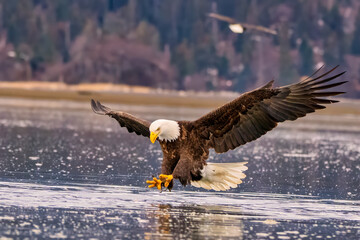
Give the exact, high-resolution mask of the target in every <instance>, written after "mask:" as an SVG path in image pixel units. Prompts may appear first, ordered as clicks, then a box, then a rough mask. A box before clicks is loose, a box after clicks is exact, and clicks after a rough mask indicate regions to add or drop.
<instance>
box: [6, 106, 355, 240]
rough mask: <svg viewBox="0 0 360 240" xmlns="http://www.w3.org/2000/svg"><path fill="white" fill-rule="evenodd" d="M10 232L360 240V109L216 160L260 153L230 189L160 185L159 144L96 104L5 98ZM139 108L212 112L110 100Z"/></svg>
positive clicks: (176, 114) (178, 113) (155, 113)
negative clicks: (151, 185)
mask: <svg viewBox="0 0 360 240" xmlns="http://www.w3.org/2000/svg"><path fill="white" fill-rule="evenodd" d="M0 102H1V103H0V136H1V137H0V237H9V238H17V237H20V238H25V237H29V238H37V237H39V238H57V239H61V238H87V239H88V238H95V239H96V238H99V239H104V238H119V239H124V238H130V239H136V238H139V239H178V238H199V239H218V238H223V239H226V238H229V239H231V238H237V239H249V238H257V239H302V238H303V239H331V238H333V239H334V238H336V239H358V238H359V236H360V192H359V185H360V160H359V159H360V121H359V116H355V115H344V116H341V117H339V116H326V115H313V116H312V115H309V116H308V117H306V118H305V119H301V120H298V121H296V122H289V123H285V124H281V125H280V126H279V127H278V128H276V129H275V130H273V131H272V132H270V133H268V134H267V135H265V136H264V137H262V138H261V139H259V140H257V141H254V142H251V143H249V144H247V145H245V146H243V147H240V148H238V149H236V150H234V151H230V152H228V153H226V154H222V155H215V153H213V152H212V154H211V157H210V161H214V162H238V161H248V162H249V163H248V166H249V169H248V171H247V172H246V174H247V178H246V179H245V181H244V183H243V184H241V185H240V186H239V187H238V188H236V189H231V190H230V191H228V192H213V191H206V190H199V189H197V188H193V187H186V188H183V187H182V186H181V185H179V184H176V185H175V187H174V189H173V192H163V193H159V192H158V191H156V190H153V189H150V190H149V189H147V188H146V184H145V181H146V180H147V179H150V178H151V176H152V175H157V174H159V171H160V164H161V160H162V153H161V150H160V147H159V145H158V144H155V145H153V144H151V143H150V141H149V140H148V139H145V138H142V137H139V136H137V135H134V134H128V133H127V132H126V130H124V129H120V128H119V126H118V124H117V123H116V122H115V121H114V120H112V119H109V118H106V117H102V116H97V115H95V114H93V113H92V112H91V110H90V105H89V103H74V102H67V101H58V102H55V101H35V100H31V101H30V100H21V99H1V101H0ZM107 105H110V106H111V107H112V108H115V109H122V110H124V111H130V112H132V113H134V114H136V115H138V116H141V117H144V118H147V119H149V120H154V119H156V118H164V117H166V118H172V119H195V118H197V117H199V116H201V115H202V114H204V113H206V112H207V111H208V110H207V109H186V108H179V109H174V108H167V107H161V106H158V107H141V106H125V105H116V104H107Z"/></svg>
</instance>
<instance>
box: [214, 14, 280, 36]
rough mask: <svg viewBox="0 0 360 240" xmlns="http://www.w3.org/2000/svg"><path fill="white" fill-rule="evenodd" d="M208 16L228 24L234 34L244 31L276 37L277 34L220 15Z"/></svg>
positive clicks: (268, 29) (273, 31) (271, 30)
mask: <svg viewBox="0 0 360 240" xmlns="http://www.w3.org/2000/svg"><path fill="white" fill-rule="evenodd" d="M208 16H209V17H211V18H215V19H218V20H220V21H224V22H228V23H229V28H230V30H231V31H232V32H234V33H244V32H245V31H246V30H248V29H249V30H256V31H260V32H265V33H270V34H272V35H277V32H276V31H275V30H274V29H271V28H267V27H263V26H259V25H252V24H248V23H241V22H238V21H237V20H235V19H233V18H230V17H227V16H224V15H220V14H217V13H209V14H208Z"/></svg>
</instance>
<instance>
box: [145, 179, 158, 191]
mask: <svg viewBox="0 0 360 240" xmlns="http://www.w3.org/2000/svg"><path fill="white" fill-rule="evenodd" d="M146 183H147V184H150V185H149V188H153V187H157V189H159V190H161V183H162V181H161V180H158V179H157V178H156V177H154V178H153V180H147V181H146Z"/></svg>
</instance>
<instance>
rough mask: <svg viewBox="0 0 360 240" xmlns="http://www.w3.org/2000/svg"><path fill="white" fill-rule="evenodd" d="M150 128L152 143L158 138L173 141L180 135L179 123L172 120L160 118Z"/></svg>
mask: <svg viewBox="0 0 360 240" xmlns="http://www.w3.org/2000/svg"><path fill="white" fill-rule="evenodd" d="M149 130H150V140H151V142H152V143H154V142H155V141H156V139H157V138H159V139H160V140H165V141H169V142H171V141H174V140H176V139H177V138H178V137H179V136H180V127H179V124H178V123H177V122H176V121H172V120H166V119H158V120H156V121H154V122H152V123H151V124H150V127H149Z"/></svg>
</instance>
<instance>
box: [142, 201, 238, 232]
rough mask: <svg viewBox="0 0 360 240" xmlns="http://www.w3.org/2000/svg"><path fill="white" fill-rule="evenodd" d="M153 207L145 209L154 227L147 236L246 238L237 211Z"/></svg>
mask: <svg viewBox="0 0 360 240" xmlns="http://www.w3.org/2000/svg"><path fill="white" fill-rule="evenodd" d="M154 207H155V210H147V211H146V217H147V218H148V219H149V222H150V224H149V226H150V228H151V230H150V231H148V232H145V239H154V238H157V237H158V238H161V239H176V238H181V239H196V238H199V237H207V238H214V239H219V238H221V237H222V238H231V237H236V238H237V239H243V223H242V220H241V219H240V218H239V217H238V215H227V214H223V212H222V210H221V208H219V207H216V206H194V205H190V206H186V205H181V206H172V205H170V204H158V205H154ZM154 230H155V231H154Z"/></svg>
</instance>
